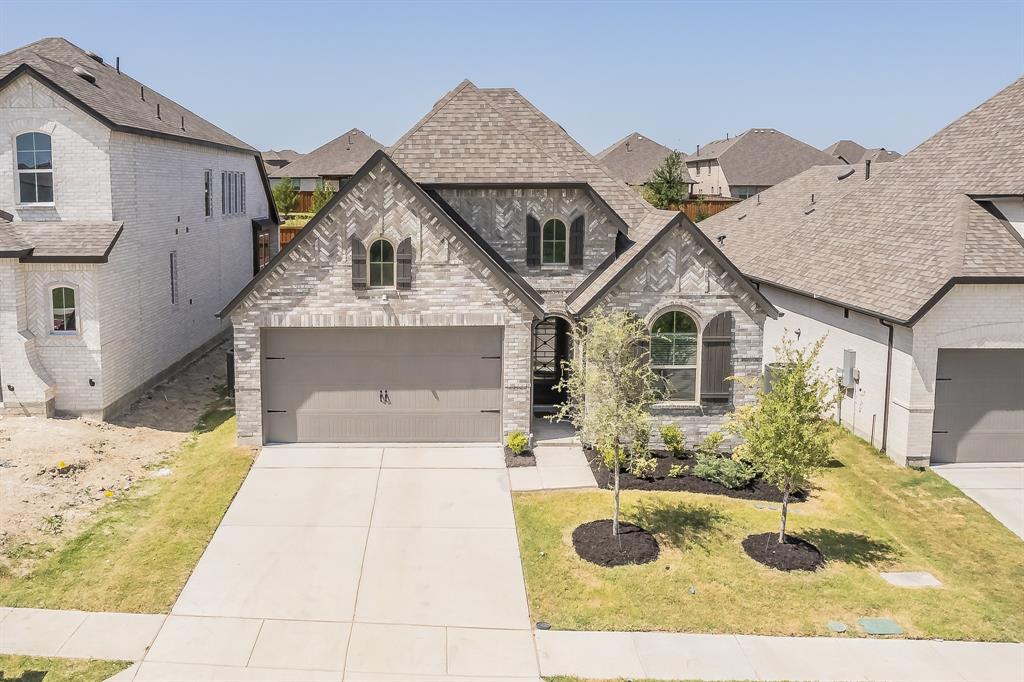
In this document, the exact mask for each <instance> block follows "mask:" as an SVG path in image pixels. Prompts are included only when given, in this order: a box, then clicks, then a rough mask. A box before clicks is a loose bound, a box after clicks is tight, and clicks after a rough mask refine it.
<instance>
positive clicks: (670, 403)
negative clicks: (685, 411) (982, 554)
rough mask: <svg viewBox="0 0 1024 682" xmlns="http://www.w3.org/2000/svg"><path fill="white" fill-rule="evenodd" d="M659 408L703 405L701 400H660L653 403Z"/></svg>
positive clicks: (655, 407)
mask: <svg viewBox="0 0 1024 682" xmlns="http://www.w3.org/2000/svg"><path fill="white" fill-rule="evenodd" d="M651 407H652V408H654V409H658V410H671V409H674V408H690V407H702V405H701V402H700V401H699V400H659V401H658V402H656V403H654V404H653V405H651Z"/></svg>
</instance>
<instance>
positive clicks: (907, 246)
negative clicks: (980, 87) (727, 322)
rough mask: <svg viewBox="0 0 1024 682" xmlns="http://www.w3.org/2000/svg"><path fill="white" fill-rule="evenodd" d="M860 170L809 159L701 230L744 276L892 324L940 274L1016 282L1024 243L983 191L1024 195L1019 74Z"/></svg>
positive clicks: (1023, 274) (936, 285)
mask: <svg viewBox="0 0 1024 682" xmlns="http://www.w3.org/2000/svg"><path fill="white" fill-rule="evenodd" d="M863 173H864V168H863V166H857V167H854V168H849V167H847V168H845V169H844V168H840V169H837V168H834V167H829V168H813V169H811V170H808V171H806V172H804V173H802V174H800V175H798V176H796V177H794V178H792V179H791V180H789V181H787V182H784V183H781V184H779V185H776V186H775V187H772V188H770V189H768V190H766V191H764V192H762V193H761V194H760V195H759V196H758V197H754V198H751V199H747V200H745V201H743V202H741V203H739V204H737V205H736V206H733V207H730V208H729V209H727V210H725V211H723V212H721V213H719V214H717V215H715V216H712V217H711V218H708V219H707V220H704V221H702V222H701V223H700V227H701V229H702V230H704V232H706V233H707V234H708V235H710V236H712V237H717V236H718V235H725V236H726V239H725V243H724V247H723V248H724V250H725V252H726V254H727V255H729V257H730V258H732V259H733V260H734V262H736V264H737V265H738V266H739V267H740V269H741V270H742V271H743V272H744V273H745V274H746V275H747V276H749V277H752V278H754V279H755V280H760V281H765V282H769V283H772V284H777V285H779V286H781V287H783V288H787V289H792V290H794V291H797V292H800V293H804V294H807V295H811V296H815V297H818V298H823V299H826V300H829V301H832V302H836V303H838V304H839V305H844V306H846V307H850V308H856V309H859V310H863V311H865V312H869V313H872V314H877V315H880V316H882V317H886V318H888V319H892V320H895V321H898V322H905V323H913V322H914V321H915V320H916V319H918V318H919V317H920V315H921V314H923V311H925V310H927V306H928V305H929V302H930V301H932V300H933V299H934V298H935V297H936V296H937V295H941V292H943V291H944V289H945V288H946V287H948V286H949V285H950V283H951V282H958V281H969V280H971V279H974V280H978V279H981V280H986V281H990V280H1013V281H1017V280H1024V245H1022V244H1021V242H1020V241H1018V240H1017V239H1016V238H1015V237H1014V232H1013V228H1012V227H1011V226H1010V225H1009V224H1008V223H1007V222H1006V221H1005V220H1001V219H1000V218H999V216H998V215H996V214H995V213H993V211H991V210H987V207H986V206H985V201H984V199H983V197H985V196H999V195H1015V196H1021V195H1022V194H1024V78H1021V79H1018V80H1017V81H1015V82H1014V83H1012V84H1010V85H1009V86H1008V87H1006V88H1005V89H1004V90H1002V91H1001V92H999V93H998V94H996V95H995V96H993V97H992V98H990V99H989V100H987V101H986V102H984V103H983V104H981V105H980V106H978V107H977V108H975V109H974V110H972V111H970V112H969V113H967V114H965V115H964V116H963V117H961V118H960V119H958V120H957V121H954V122H953V123H951V124H950V125H949V126H947V127H946V128H944V129H942V130H941V131H939V132H938V133H936V134H935V135H933V136H932V137H931V138H929V139H928V140H926V141H925V142H923V143H922V144H921V145H920V146H918V147H917V148H916V149H914V150H913V151H911V152H910V153H908V154H907V155H906V156H904V157H903V158H902V159H900V160H899V161H898V162H897V163H888V164H881V165H880V166H878V167H877V168H876V167H874V166H872V169H871V177H870V179H867V180H865V179H864V174H863ZM839 178H843V179H839ZM812 193H814V195H815V203H814V204H813V205H812V204H811V203H810V195H811V194H812ZM976 197H977V198H976ZM812 209H813V210H812Z"/></svg>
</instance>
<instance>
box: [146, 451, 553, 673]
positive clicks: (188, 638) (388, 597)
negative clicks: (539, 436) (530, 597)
mask: <svg viewBox="0 0 1024 682" xmlns="http://www.w3.org/2000/svg"><path fill="white" fill-rule="evenodd" d="M414 675H415V676H416V679H421V678H420V676H424V677H423V679H435V678H436V679H445V678H446V677H448V676H458V677H462V678H463V679H464V678H465V677H471V678H473V679H493V680H497V679H519V680H523V679H531V680H536V679H537V676H538V667H537V658H536V651H535V648H534V644H533V635H532V633H531V630H530V622H529V613H528V610H527V605H526V588H525V585H524V583H523V575H522V567H521V563H520V558H519V546H518V542H517V538H516V530H515V523H514V519H513V515H512V500H511V494H510V492H509V480H508V474H507V472H506V469H505V464H504V458H503V454H502V449H501V447H500V446H450V447H449V446H444V447H439V446H435V445H431V446H401V447H398V446H396V447H381V446H372V447H371V446H366V447H359V446H332V445H322V446H298V445H277V446H267V447H265V448H264V449H263V451H262V453H261V454H260V455H259V457H258V459H257V460H256V464H255V466H254V468H253V470H252V471H251V472H250V474H249V476H248V477H247V478H246V480H245V483H244V484H243V485H242V488H241V490H240V491H239V493H238V495H237V497H236V498H235V500H234V502H233V503H232V504H231V507H230V509H229V510H228V512H227V514H226V515H225V517H224V520H223V522H222V523H221V525H220V527H219V528H218V529H217V532H216V533H215V535H214V537H213V540H212V541H211V542H210V545H209V547H208V548H207V550H206V552H205V554H204V555H203V557H202V559H201V560H200V562H199V564H198V565H197V566H196V569H195V571H194V572H193V574H192V576H191V578H190V579H189V581H188V583H187V584H186V586H185V588H184V590H183V591H182V593H181V595H180V597H179V598H178V601H177V603H176V604H175V605H174V608H173V609H172V611H171V615H170V616H169V617H168V619H167V622H166V624H165V625H164V627H163V629H162V630H161V631H160V633H159V634H158V635H157V637H156V640H155V642H154V644H153V646H152V647H151V648H150V650H149V652H148V653H147V655H146V658H145V660H144V662H143V664H142V666H141V667H140V669H139V672H138V674H137V676H136V678H135V679H137V680H156V679H160V680H164V679H217V680H221V679H231V680H249V679H253V680H270V679H273V680H299V679H301V680H321V679H322V680H341V679H345V680H370V679H373V680H378V679H411V676H414Z"/></svg>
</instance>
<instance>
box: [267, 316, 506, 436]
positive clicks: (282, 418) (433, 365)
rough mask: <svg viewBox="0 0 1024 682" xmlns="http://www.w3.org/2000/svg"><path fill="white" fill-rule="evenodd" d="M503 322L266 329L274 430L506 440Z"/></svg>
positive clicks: (301, 433) (270, 432)
mask: <svg viewBox="0 0 1024 682" xmlns="http://www.w3.org/2000/svg"><path fill="white" fill-rule="evenodd" d="M501 338H502V337H501V328H500V327H435V328H423V327H420V328H395V327H389V328H370V329H266V330H264V332H263V410H264V429H265V435H266V439H267V440H268V441H271V442H281V443H295V442H298V443H339V442H419V441H422V442H496V441H499V440H500V439H501Z"/></svg>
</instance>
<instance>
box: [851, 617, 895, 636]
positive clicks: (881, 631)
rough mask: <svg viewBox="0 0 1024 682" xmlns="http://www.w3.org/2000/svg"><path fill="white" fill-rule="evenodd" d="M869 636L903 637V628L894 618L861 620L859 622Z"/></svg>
mask: <svg viewBox="0 0 1024 682" xmlns="http://www.w3.org/2000/svg"><path fill="white" fill-rule="evenodd" d="M857 622H858V623H859V624H860V627H861V629H862V630H864V632H866V633H868V634H869V635H902V634H903V628H901V627H900V624H899V623H897V622H896V621H894V620H893V619H892V618H861V619H860V620H858V621H857Z"/></svg>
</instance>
